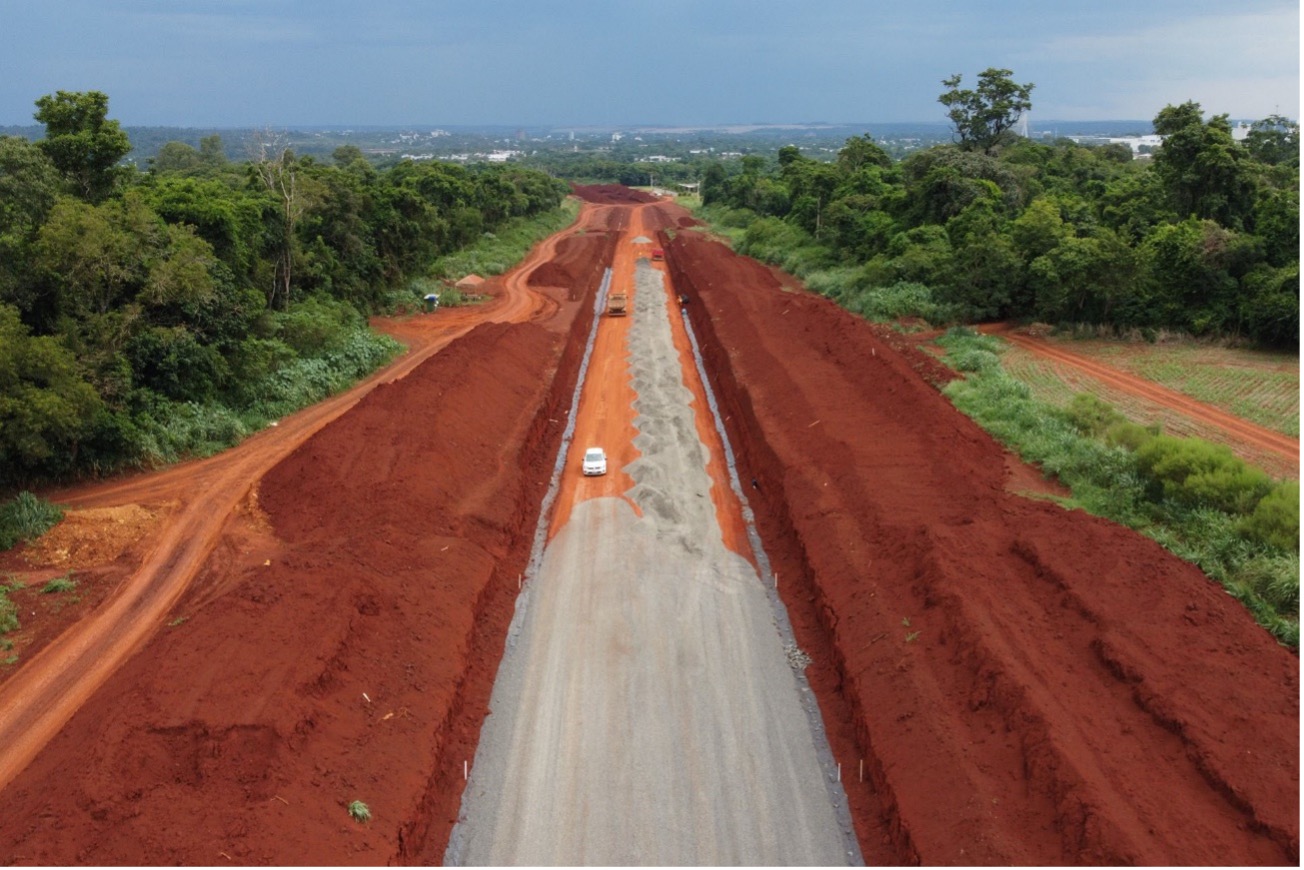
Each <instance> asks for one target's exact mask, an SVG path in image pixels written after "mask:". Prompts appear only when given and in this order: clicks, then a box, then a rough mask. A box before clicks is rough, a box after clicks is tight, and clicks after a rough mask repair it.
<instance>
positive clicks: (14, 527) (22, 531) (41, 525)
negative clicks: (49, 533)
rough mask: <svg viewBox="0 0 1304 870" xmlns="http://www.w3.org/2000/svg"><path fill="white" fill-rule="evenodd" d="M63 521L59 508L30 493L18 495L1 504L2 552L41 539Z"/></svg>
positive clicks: (0, 529)
mask: <svg viewBox="0 0 1304 870" xmlns="http://www.w3.org/2000/svg"><path fill="white" fill-rule="evenodd" d="M61 519H63V511H62V510H60V509H59V508H58V507H57V506H55V505H52V504H50V503H49V502H48V501H46V500H45V499H42V498H38V497H37V496H34V495H32V494H31V493H30V492H26V491H24V492H20V493H18V495H16V496H15V497H14V498H12V499H10V500H9V501H7V502H4V503H3V504H0V550H8V549H10V548H12V547H13V546H14V545H15V544H17V543H18V542H19V541H27V540H31V539H32V538H38V537H40V536H41V535H42V534H44V533H45V532H46V530H48V529H49V528H50V527H51V526H53V525H54V524H55V523H57V522H59V520H61Z"/></svg>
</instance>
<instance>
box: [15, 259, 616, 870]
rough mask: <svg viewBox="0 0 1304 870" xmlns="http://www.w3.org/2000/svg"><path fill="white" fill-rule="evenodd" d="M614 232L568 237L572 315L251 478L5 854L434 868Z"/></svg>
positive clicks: (493, 348)
mask: <svg viewBox="0 0 1304 870" xmlns="http://www.w3.org/2000/svg"><path fill="white" fill-rule="evenodd" d="M612 244H613V240H612V239H610V238H607V237H605V236H601V235H590V236H588V237H586V239H585V240H584V241H583V242H581V243H579V248H580V249H582V250H583V251H585V252H586V253H587V256H588V257H589V258H591V259H590V268H588V269H583V268H581V267H580V266H579V264H578V263H576V264H575V268H574V272H573V274H574V275H575V276H576V278H577V280H579V281H581V289H582V290H583V292H582V294H580V295H581V296H582V297H583V301H582V302H581V303H579V304H576V305H570V306H567V307H565V308H563V309H562V310H561V311H559V312H558V313H557V314H556V315H554V316H553V317H552V319H550V320H549V321H548V322H547V323H546V324H544V325H538V324H530V323H527V324H519V325H510V324H501V323H495V324H486V325H483V326H480V327H478V328H476V329H475V330H473V331H472V332H471V333H469V334H468V335H467V336H466V337H464V338H462V339H460V340H458V341H456V342H454V343H453V344H451V345H449V346H448V347H447V348H445V349H444V350H443V351H441V352H440V353H438V354H436V355H435V356H433V357H432V358H431V359H430V360H428V361H427V362H425V363H423V364H422V365H421V366H420V367H418V368H417V369H415V370H414V371H413V372H412V373H411V374H409V375H408V376H407V377H405V378H402V379H400V380H398V381H396V382H394V383H392V384H388V385H383V386H380V387H377V388H376V389H375V390H374V391H373V392H371V393H370V394H368V395H367V396H366V397H365V398H364V399H363V400H362V401H360V402H359V403H358V405H357V406H356V407H355V408H353V409H352V410H350V411H349V412H348V413H347V414H345V415H344V416H342V417H341V418H339V420H337V421H336V422H334V423H332V424H330V425H329V426H327V427H326V428H324V429H322V430H321V431H319V432H318V433H317V434H316V435H314V436H313V437H312V438H311V439H309V440H308V441H306V442H305V443H304V444H303V445H302V446H301V447H300V448H298V449H297V450H296V451H295V452H294V453H293V454H291V455H290V456H289V457H288V458H287V459H285V460H284V461H283V462H282V463H280V464H279V465H278V466H277V467H276V468H274V469H273V470H272V471H271V472H270V473H269V474H267V475H266V476H265V477H264V478H263V480H262V482H261V486H260V488H259V489H258V490H256V496H255V498H253V499H251V501H250V503H249V504H248V505H247V506H246V509H245V511H244V512H243V515H242V517H241V518H239V519H238V520H237V521H234V522H232V523H229V524H228V527H227V529H226V531H225V533H224V535H223V538H222V543H221V544H219V546H218V548H217V550H215V552H214V554H213V555H212V557H210V559H209V560H208V562H207V563H206V565H205V568H204V570H203V573H202V575H201V576H200V578H199V579H198V580H197V581H196V583H195V585H194V587H193V588H192V590H191V592H190V593H188V595H187V597H186V599H185V600H184V601H183V602H182V604H181V605H180V606H179V607H178V609H177V611H175V613H176V614H177V615H178V618H177V619H176V621H175V622H173V623H172V624H171V625H170V626H169V627H168V628H165V629H163V630H162V631H160V632H159V633H158V634H157V635H156V636H155V637H154V638H153V639H152V640H151V641H150V642H149V644H148V645H147V646H146V648H145V649H144V650H143V651H142V652H141V653H140V654H138V655H136V656H135V657H133V658H132V659H131V660H130V661H128V662H127V664H126V665H124V666H123V667H122V668H121V669H120V670H119V671H118V672H117V673H115V674H114V675H113V676H112V677H111V678H110V679H109V680H108V682H107V683H106V684H105V685H104V686H103V688H102V689H101V690H100V691H98V692H97V693H96V694H95V695H94V696H93V697H92V698H91V699H90V700H89V701H88V702H87V703H86V705H85V706H84V707H83V708H82V709H81V710H80V711H79V712H78V713H77V714H76V715H75V716H74V717H73V719H72V720H71V721H70V722H69V723H68V725H67V726H66V727H65V728H64V729H63V730H62V731H61V732H60V734H59V735H58V737H56V738H55V740H54V741H52V742H51V744H50V745H49V746H47V748H46V749H45V750H44V751H43V752H42V753H40V754H39V755H38V756H37V758H36V760H35V761H34V762H33V763H32V764H31V765H30V766H29V767H28V768H27V769H26V770H25V771H23V773H21V774H20V775H19V776H18V777H17V778H16V779H15V780H14V781H13V782H12V783H11V785H10V787H9V789H8V790H7V792H6V796H7V798H8V804H9V808H10V811H9V812H7V813H6V814H5V816H4V818H2V819H0V842H4V843H6V844H7V846H8V848H7V850H6V858H7V860H10V861H14V862H17V863H27V864H47V865H59V864H146V865H158V864H170V863H182V864H201V865H214V864H224V863H238V864H282V865H287V864H288V865H296V864H298V865H338V864H371V865H377V864H386V863H394V862H403V861H419V862H426V863H429V862H435V863H437V862H438V861H439V860H440V859H441V858H442V853H443V849H444V845H445V843H446V841H447V837H448V834H449V831H450V830H451V828H452V824H453V822H454V821H455V819H456V815H457V810H458V806H459V803H460V795H461V789H462V783H463V781H462V762H463V760H464V759H470V758H471V757H472V755H473V753H474V749H475V743H476V740H477V738H478V733H479V728H480V723H481V722H482V721H483V718H484V716H485V714H486V712H487V705H488V699H489V694H490V691H491V689H492V684H493V679H494V676H495V672H496V669H497V663H498V659H499V657H500V656H501V654H502V649H503V639H504V637H505V635H506V630H507V626H508V623H509V622H510V619H511V614H512V611H513V607H514V600H515V596H516V592H517V575H518V573H520V572H521V571H522V570H524V566H525V564H526V561H527V559H528V555H529V549H530V545H531V542H532V538H533V533H534V529H535V523H536V521H537V514H538V508H539V504H540V500H541V498H542V496H543V493H544V490H545V489H546V487H547V483H548V480H549V477H550V474H551V469H552V464H553V461H554V459H555V457H556V452H557V448H558V445H559V439H560V436H561V432H562V429H563V426H564V417H565V414H564V411H565V410H566V408H567V407H568V406H569V402H570V399H571V395H572V392H573V389H574V383H575V379H576V376H577V373H578V364H579V359H580V356H581V355H582V351H583V338H582V336H583V335H584V334H585V333H586V332H587V324H588V323H589V322H590V321H591V318H592V299H593V292H594V291H595V290H596V287H597V284H598V281H599V280H600V278H601V272H602V270H601V266H602V265H603V264H604V263H605V262H606V261H609V260H610V255H611V250H610V249H611V245H612ZM572 327H573V329H572ZM574 336H579V339H578V341H577V340H575V339H574V338H573V337H574ZM259 507H261V510H260V509H259ZM263 511H265V513H264V512H263ZM54 784H57V787H53V786H54ZM353 800H361V801H363V802H365V803H366V804H367V805H368V806H369V808H370V810H371V813H372V821H371V822H370V823H369V824H367V825H361V824H358V823H356V822H354V821H353V820H352V819H350V817H349V815H348V812H347V810H346V807H347V805H348V803H349V802H350V801H353Z"/></svg>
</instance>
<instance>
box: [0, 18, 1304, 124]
mask: <svg viewBox="0 0 1304 870" xmlns="http://www.w3.org/2000/svg"><path fill="white" fill-rule="evenodd" d="M1299 36H1300V10H1299V4H1298V3H1297V2H1296V0H1288V2H1287V0H1236V2H1229V0H1217V2H1214V0H1126V2H1122V0H1093V2H1090V3H1084V2H1062V0H1036V2H1033V0H782V2H776V0H750V2H748V0H655V2H649V0H644V2H624V0H603V2H597V0H552V2H549V0H349V2H344V0H0V124H30V123H33V122H32V113H33V112H34V111H35V107H34V106H33V103H34V102H35V100H36V99H37V98H39V97H40V96H42V95H43V94H49V93H53V92H54V91H56V90H74V91H84V90H100V91H104V92H105V93H107V94H108V95H109V100H110V103H109V106H110V117H113V118H116V119H118V120H119V121H121V122H122V123H123V124H125V125H129V126H130V125H162V126H217V127H229V126H262V125H272V126H295V125H358V126H362V125H395V126H398V125H417V124H422V125H441V124H442V125H450V126H451V125H462V124H507V125H529V126H535V125H548V126H560V127H565V126H586V125H594V126H610V125H634V124H665V125H709V124H723V123H794V122H810V121H828V122H834V123H844V122H845V123H871V124H872V123H873V122H875V121H878V122H897V121H935V122H939V123H942V122H945V120H946V119H945V116H944V109H943V107H942V106H941V105H940V104H939V103H938V102H937V95H938V94H939V93H941V91H942V90H943V88H942V86H941V80H942V79H943V78H946V77H947V76H949V75H952V74H954V73H963V74H964V76H965V79H964V82H965V84H966V85H972V84H973V82H974V79H975V77H976V75H977V73H978V72H980V71H981V70H983V69H986V68H987V67H1004V68H1008V69H1012V70H1013V71H1014V78H1015V79H1016V80H1017V81H1019V82H1032V83H1034V84H1035V85H1036V88H1035V90H1034V91H1033V94H1032V101H1033V121H1034V123H1036V122H1037V120H1038V119H1040V120H1109V119H1125V118H1126V119H1150V118H1153V117H1154V115H1155V114H1156V113H1157V112H1158V111H1159V110H1160V109H1162V108H1163V107H1164V106H1165V105H1168V104H1170V103H1171V104H1176V103H1181V102H1185V101H1186V100H1195V101H1196V102H1198V103H1200V104H1201V105H1202V106H1203V107H1204V109H1205V110H1206V112H1207V113H1210V114H1214V113H1227V114H1230V115H1231V116H1232V117H1233V118H1250V119H1254V118H1262V117H1265V116H1267V115H1269V114H1273V113H1279V114H1283V115H1287V116H1289V117H1292V118H1298V117H1299V100H1300V95H1299Z"/></svg>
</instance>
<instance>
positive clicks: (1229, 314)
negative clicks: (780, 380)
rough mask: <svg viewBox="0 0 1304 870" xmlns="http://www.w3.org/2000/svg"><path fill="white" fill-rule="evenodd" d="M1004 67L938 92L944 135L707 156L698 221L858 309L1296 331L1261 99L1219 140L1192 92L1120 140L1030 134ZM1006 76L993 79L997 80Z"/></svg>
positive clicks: (1277, 149)
mask: <svg viewBox="0 0 1304 870" xmlns="http://www.w3.org/2000/svg"><path fill="white" fill-rule="evenodd" d="M1008 73H1009V71H1008V70H988V71H987V72H986V73H984V74H983V75H984V76H986V77H987V78H986V79H981V78H980V85H979V88H978V89H977V90H973V91H971V90H967V89H963V88H961V87H960V86H959V85H960V82H959V78H958V77H957V78H955V79H949V80H947V81H946V82H944V84H946V85H947V86H948V87H949V90H948V91H946V92H945V93H944V94H943V95H942V97H940V98H939V100H940V101H941V102H943V104H944V105H946V106H947V107H948V108H949V109H950V112H949V113H948V116H949V117H951V119H952V122H953V124H954V129H955V139H956V141H955V142H954V143H951V144H943V145H937V146H934V147H931V148H928V149H926V150H920V151H917V152H915V153H912V154H909V155H908V156H906V157H904V158H903V159H901V160H894V159H893V158H892V157H891V156H890V155H889V154H888V153H887V152H885V151H884V150H883V149H882V148H881V147H880V146H879V145H878V144H876V143H875V141H874V140H873V139H872V138H870V137H869V136H859V137H854V138H851V139H848V140H847V141H846V143H845V145H844V147H843V148H842V149H841V151H840V152H839V153H838V154H837V157H836V159H835V160H833V161H827V160H819V159H814V158H810V157H807V156H805V155H804V154H803V153H802V152H801V151H800V149H798V148H796V147H793V146H787V147H783V148H780V149H779V151H778V154H777V160H776V161H767V160H766V159H764V158H763V157H760V156H755V155H751V156H745V157H743V158H742V159H741V161H739V167H738V168H737V169H731V167H730V166H727V165H726V164H725V163H723V162H717V163H715V164H713V165H711V166H710V167H708V168H707V170H706V172H705V175H704V176H703V179H702V188H701V190H702V196H703V202H704V205H705V206H706V207H707V213H708V214H709V215H710V216H711V219H712V220H713V222H716V223H718V224H721V225H724V226H726V227H732V228H734V229H735V230H737V231H738V239H737V244H738V248H739V250H740V251H741V252H743V253H746V254H750V255H752V256H755V257H758V258H760V259H763V260H766V261H769V262H771V263H775V264H778V265H781V266H783V267H785V268H786V269H787V270H789V271H790V272H793V273H795V274H797V275H799V276H800V277H802V278H804V279H806V281H807V284H808V286H811V287H812V288H813V289H816V290H818V291H820V292H823V293H825V294H826V295H829V296H831V297H833V298H834V299H836V300H838V301H839V302H841V303H842V304H843V305H845V306H846V307H848V308H850V309H852V310H854V311H857V312H860V313H863V314H870V315H886V316H890V317H900V316H910V315H913V316H920V317H923V318H924V319H926V320H928V321H930V322H933V323H939V324H940V323H948V322H964V321H969V322H972V321H980V320H990V319H1028V320H1037V321H1042V322H1048V323H1052V324H1057V325H1059V324H1103V325H1106V326H1110V327H1114V328H1117V329H1119V330H1120V331H1130V330H1140V331H1143V332H1146V331H1154V330H1161V329H1163V330H1174V331H1180V332H1185V333H1189V334H1192V335H1196V336H1205V335H1214V336H1229V337H1239V338H1243V339H1248V340H1251V341H1253V342H1257V343H1261V344H1264V345H1271V346H1277V347H1287V348H1293V347H1297V346H1298V343H1299V184H1300V178H1299V126H1298V124H1296V123H1295V122H1293V121H1290V120H1288V119H1285V118H1282V117H1279V116H1273V117H1269V118H1267V119H1264V120H1262V121H1259V122H1257V123H1255V124H1254V125H1252V127H1251V130H1250V132H1249V135H1248V137H1246V138H1245V139H1244V141H1236V140H1235V139H1234V137H1233V134H1232V128H1231V126H1230V124H1229V122H1228V120H1227V118H1226V116H1215V117H1212V118H1208V119H1206V118H1204V116H1203V113H1202V110H1201V107H1200V106H1199V104H1197V103H1193V102H1188V103H1184V104H1182V105H1180V106H1167V107H1165V108H1164V109H1162V110H1161V111H1160V112H1159V113H1158V114H1157V115H1156V117H1155V119H1154V130H1155V132H1156V133H1158V134H1160V135H1161V136H1163V137H1164V139H1163V144H1162V146H1160V147H1159V148H1158V149H1157V150H1156V151H1155V152H1154V154H1153V156H1152V157H1150V158H1148V159H1133V154H1132V152H1131V150H1130V149H1129V148H1128V147H1127V146H1125V145H1104V146H1099V147H1088V146H1083V145H1078V144H1075V143H1074V142H1071V141H1068V140H1060V141H1056V142H1053V143H1038V142H1034V141H1031V140H1029V139H1026V138H1023V137H1020V136H1017V135H1013V134H1012V132H1011V130H1010V125H1011V124H1012V123H1013V121H1014V120H1016V119H1017V118H1018V117H1019V115H1020V114H1021V113H1022V112H1023V111H1026V110H1027V108H1028V107H1030V105H1031V102H1030V99H1029V98H1028V91H1030V90H1031V85H1028V86H1024V87H1026V90H1025V91H1022V92H1019V91H1017V90H1011V88H1012V87H1017V86H1014V83H1012V82H1011V81H1010V80H1009V78H1008ZM1011 94H1013V96H1011Z"/></svg>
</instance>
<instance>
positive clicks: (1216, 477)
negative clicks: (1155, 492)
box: [1136, 435, 1272, 514]
mask: <svg viewBox="0 0 1304 870" xmlns="http://www.w3.org/2000/svg"><path fill="white" fill-rule="evenodd" d="M1136 457H1137V463H1138V466H1139V467H1140V469H1141V471H1142V472H1143V473H1144V474H1146V475H1148V476H1149V477H1150V479H1151V480H1152V481H1153V484H1154V485H1155V486H1156V487H1158V489H1159V490H1160V491H1161V492H1162V494H1163V495H1164V496H1165V497H1168V498H1173V499H1176V500H1178V501H1181V502H1184V503H1186V504H1192V505H1199V504H1205V505H1210V506H1212V507H1216V508H1218V509H1220V510H1224V511H1228V512H1229V513H1236V514H1248V513H1250V512H1251V511H1253V510H1254V508H1255V506H1256V505H1257V504H1258V503H1259V500H1260V499H1262V498H1263V497H1264V496H1265V495H1267V494H1268V492H1269V490H1270V489H1271V487H1272V481H1271V479H1270V478H1269V477H1268V475H1266V474H1264V473H1263V472H1262V471H1260V470H1258V469H1257V468H1250V467H1249V466H1247V465H1246V464H1245V463H1244V462H1242V461H1241V460H1240V459H1238V458H1237V457H1236V456H1234V455H1233V454H1232V452H1231V450H1230V449H1229V448H1228V447H1226V446H1225V445H1222V444H1210V443H1209V442H1208V441H1202V440H1200V439H1199V438H1175V437H1173V436H1171V435H1157V436H1155V437H1154V438H1151V439H1150V440H1148V441H1146V442H1145V443H1144V444H1142V445H1141V446H1140V447H1139V448H1137V451H1136Z"/></svg>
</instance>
